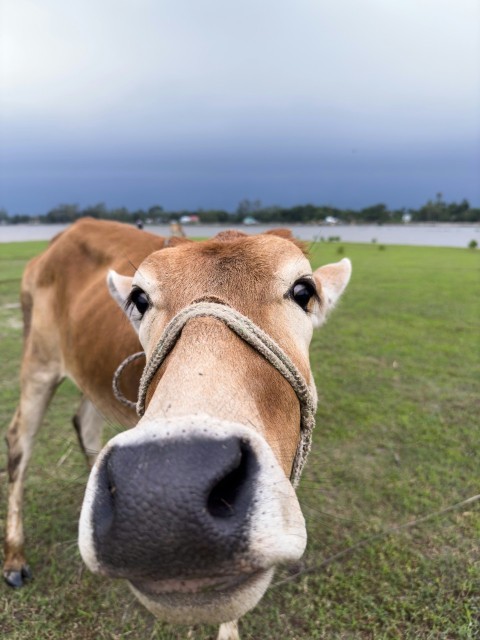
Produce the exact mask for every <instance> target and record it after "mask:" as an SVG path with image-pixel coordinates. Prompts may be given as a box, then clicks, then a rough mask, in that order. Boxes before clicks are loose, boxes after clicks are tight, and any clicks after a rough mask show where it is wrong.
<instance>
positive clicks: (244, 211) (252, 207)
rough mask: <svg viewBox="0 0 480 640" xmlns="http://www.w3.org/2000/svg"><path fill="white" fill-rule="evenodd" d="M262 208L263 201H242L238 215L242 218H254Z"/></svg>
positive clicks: (239, 204) (238, 208)
mask: <svg viewBox="0 0 480 640" xmlns="http://www.w3.org/2000/svg"><path fill="white" fill-rule="evenodd" d="M261 208H262V202H261V200H248V199H247V198H245V199H244V200H240V202H239V203H238V207H237V211H236V213H237V214H238V215H240V216H253V215H255V214H256V213H257V212H258V211H260V209H261Z"/></svg>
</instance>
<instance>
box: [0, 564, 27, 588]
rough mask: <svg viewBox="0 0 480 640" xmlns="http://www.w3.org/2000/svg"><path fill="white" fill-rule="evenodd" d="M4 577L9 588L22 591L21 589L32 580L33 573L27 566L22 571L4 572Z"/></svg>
mask: <svg viewBox="0 0 480 640" xmlns="http://www.w3.org/2000/svg"><path fill="white" fill-rule="evenodd" d="M3 577H4V579H5V582H6V583H7V584H8V586H9V587H13V588H14V589H20V587H23V586H24V584H25V582H27V581H28V580H31V579H32V572H31V571H30V567H29V566H28V565H26V564H25V565H23V567H22V568H21V569H20V571H14V570H10V571H4V572H3Z"/></svg>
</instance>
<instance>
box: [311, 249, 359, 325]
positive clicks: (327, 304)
mask: <svg viewBox="0 0 480 640" xmlns="http://www.w3.org/2000/svg"><path fill="white" fill-rule="evenodd" d="M351 273H352V263H351V262H350V260H349V259H348V258H343V260H340V262H334V263H333V264H326V265H325V266H324V267H320V268H319V269H317V270H316V271H314V273H313V277H314V279H315V282H316V285H317V289H318V293H319V296H320V305H319V306H318V311H317V313H316V314H315V315H316V318H315V319H314V322H315V325H316V326H317V327H318V326H320V325H321V324H322V323H323V322H324V321H325V319H326V317H327V315H328V313H329V312H330V311H331V310H332V309H333V308H334V307H335V305H336V304H337V302H338V300H339V299H340V296H341V295H342V293H343V292H344V291H345V289H346V287H347V284H348V281H349V280H350V276H351Z"/></svg>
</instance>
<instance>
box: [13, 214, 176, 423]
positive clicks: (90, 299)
mask: <svg viewBox="0 0 480 640" xmlns="http://www.w3.org/2000/svg"><path fill="white" fill-rule="evenodd" d="M164 246H165V239H164V238H162V237H160V236H155V235H153V234H150V233H146V232H144V231H140V230H138V229H136V228H134V227H132V226H128V225H125V224H121V223H117V222H107V221H103V220H93V219H91V218H84V219H81V220H79V221H78V222H76V223H75V224H73V225H72V226H71V227H69V228H68V229H67V230H65V231H64V232H62V233H61V234H59V235H58V236H56V237H55V238H54V239H53V240H52V242H51V243H50V245H49V246H48V248H47V250H46V251H45V252H44V253H43V254H41V255H40V256H37V257H36V258H34V259H33V260H31V261H30V262H29V264H28V265H27V268H26V270H25V274H24V278H23V281H22V302H23V307H24V314H25V319H26V325H27V331H28V328H29V327H28V325H29V324H30V315H31V308H32V307H33V310H34V311H35V310H36V311H37V317H41V318H42V321H41V325H42V328H41V331H43V332H44V333H45V334H48V335H45V340H47V341H50V342H51V343H52V344H55V348H58V353H59V357H60V358H61V359H62V368H63V371H64V373H65V375H67V376H68V377H70V378H71V379H73V380H74V382H75V383H76V384H77V385H78V387H79V388H80V389H81V390H82V391H83V392H84V393H85V394H86V395H87V396H88V397H89V398H90V399H91V400H92V401H93V403H94V404H95V405H96V406H97V407H98V409H100V411H102V413H103V414H104V415H105V416H106V417H108V418H109V419H116V420H119V421H121V422H123V423H127V424H131V423H132V422H134V421H135V416H134V413H133V411H131V410H128V409H125V408H122V406H121V405H120V404H119V403H118V401H116V400H115V399H114V397H113V393H112V377H113V374H114V372H115V369H116V368H117V366H118V365H119V364H120V362H122V360H123V359H124V358H125V357H126V356H128V355H130V354H131V353H134V352H136V351H141V346H140V343H139V341H138V338H137V336H136V334H135V332H134V331H133V329H132V327H131V325H130V323H129V322H128V320H127V319H126V317H125V315H124V314H123V313H122V311H121V309H120V308H119V307H118V305H117V304H116V303H115V301H114V300H113V299H112V297H111V296H110V294H109V292H108V288H107V283H106V276H107V272H108V270H109V269H115V270H116V271H118V272H119V273H122V274H123V275H130V276H133V274H134V272H135V269H136V267H138V265H139V264H140V263H141V262H142V260H143V259H144V258H145V257H146V256H147V255H149V254H150V253H153V252H154V251H157V250H159V249H162V248H163V247H164ZM34 317H35V316H34ZM142 365H143V362H142V361H139V362H138V363H137V364H135V363H133V364H132V365H130V366H129V367H128V368H127V369H126V370H125V372H124V374H123V375H122V390H123V391H124V392H125V393H126V395H127V397H130V398H132V399H135V393H136V389H137V386H138V379H139V376H140V373H141V368H142Z"/></svg>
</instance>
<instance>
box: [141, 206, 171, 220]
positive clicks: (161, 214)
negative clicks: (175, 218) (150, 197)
mask: <svg viewBox="0 0 480 640" xmlns="http://www.w3.org/2000/svg"><path fill="white" fill-rule="evenodd" d="M146 218H150V220H151V221H152V222H153V223H154V224H159V223H160V222H166V221H167V220H168V215H167V214H166V213H165V211H164V210H163V207H161V206H160V205H159V204H154V205H153V207H150V208H149V209H148V210H147V214H146Z"/></svg>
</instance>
